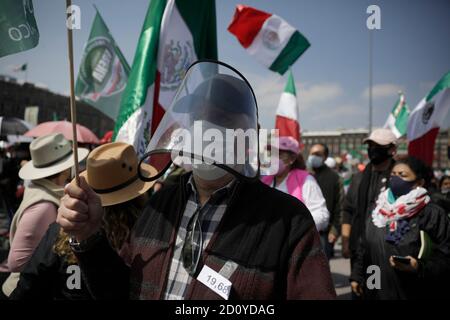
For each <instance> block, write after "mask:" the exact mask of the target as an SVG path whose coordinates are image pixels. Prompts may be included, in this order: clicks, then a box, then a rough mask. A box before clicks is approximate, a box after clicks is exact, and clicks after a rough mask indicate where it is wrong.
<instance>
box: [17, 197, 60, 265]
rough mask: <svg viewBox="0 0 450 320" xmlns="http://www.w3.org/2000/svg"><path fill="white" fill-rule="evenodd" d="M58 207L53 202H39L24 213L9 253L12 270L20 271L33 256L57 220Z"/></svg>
mask: <svg viewBox="0 0 450 320" xmlns="http://www.w3.org/2000/svg"><path fill="white" fill-rule="evenodd" d="M57 214H58V212H57V208H56V206H55V205H54V204H53V203H51V202H47V201H44V202H39V203H36V204H34V205H32V206H30V207H28V208H26V209H25V211H24V212H23V214H22V218H21V219H20V221H19V223H18V224H17V230H16V233H15V234H14V235H13V236H14V240H13V242H12V243H11V249H10V251H9V255H8V268H9V271H10V272H20V271H22V269H23V268H24V266H25V264H26V263H27V262H28V260H29V259H30V258H31V256H32V254H33V252H34V250H35V249H36V247H37V246H38V245H39V242H40V241H41V240H42V238H43V237H44V234H45V233H46V232H47V229H48V227H49V225H50V224H52V223H53V222H55V221H56V216H57Z"/></svg>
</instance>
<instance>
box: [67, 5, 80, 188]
mask: <svg viewBox="0 0 450 320" xmlns="http://www.w3.org/2000/svg"><path fill="white" fill-rule="evenodd" d="M70 6H72V0H66V21H68V20H69V18H70V13H69V11H68V8H69V7H70ZM66 27H67V48H68V52H69V75H70V119H71V121H72V135H73V144H72V148H73V157H74V161H75V164H74V168H75V181H76V182H77V185H78V186H80V169H79V167H78V138H77V106H76V101H75V80H74V73H73V43H72V28H71V27H69V25H67V26H66Z"/></svg>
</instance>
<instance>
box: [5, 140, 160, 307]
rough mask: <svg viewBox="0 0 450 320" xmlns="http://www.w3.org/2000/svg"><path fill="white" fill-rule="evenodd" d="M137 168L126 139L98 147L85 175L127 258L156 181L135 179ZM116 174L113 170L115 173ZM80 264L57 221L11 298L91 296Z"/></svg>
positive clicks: (112, 239) (109, 232) (107, 229)
mask: <svg viewBox="0 0 450 320" xmlns="http://www.w3.org/2000/svg"><path fill="white" fill-rule="evenodd" d="M137 166H138V158H137V155H136V152H135V151H134V148H133V147H132V146H131V145H129V144H126V143H122V142H114V143H109V144H104V145H101V146H99V147H98V148H96V149H94V150H93V151H92V152H91V153H90V154H89V156H88V158H87V170H86V171H84V172H82V173H81V174H80V176H82V179H83V178H84V179H85V180H84V179H83V180H82V182H84V183H86V182H87V183H88V184H89V185H90V186H91V187H92V188H94V189H95V192H96V193H97V194H99V196H100V199H101V203H102V206H103V209H104V214H103V229H104V233H105V235H106V237H107V239H108V241H109V243H110V245H111V247H112V248H114V249H115V250H116V251H117V252H118V253H119V255H120V256H121V257H124V256H126V253H127V247H126V242H127V241H128V239H129V237H130V233H131V229H132V227H133V225H134V223H135V222H136V220H137V219H138V216H139V213H140V212H142V208H143V207H144V206H145V202H146V201H147V199H148V196H147V191H148V190H149V189H150V188H151V187H152V185H153V182H144V181H141V180H140V179H134V178H133V177H135V176H136V177H137ZM144 170H146V171H148V172H151V171H152V170H154V169H153V168H152V167H151V166H150V165H145V167H144ZM111 172H114V174H113V175H111ZM72 183H73V182H72ZM125 262H126V263H127V261H125ZM77 267H78V261H77V258H76V256H75V254H74V252H73V250H72V248H71V245H70V241H69V235H68V234H67V233H65V232H64V231H63V230H62V229H61V228H60V226H59V225H58V224H56V223H54V224H52V225H50V227H49V229H48V230H47V233H46V234H45V236H44V238H43V240H42V241H41V242H40V244H39V246H38V247H37V249H36V251H35V253H34V255H33V256H32V257H31V259H30V261H29V263H28V264H27V265H26V266H25V269H24V270H23V271H22V272H21V274H20V279H19V282H18V285H17V288H16V289H15V290H14V291H13V292H12V294H11V296H10V297H9V298H10V299H11V300H25V299H27V300H28V299H38V300H53V299H55V300H76V299H83V300H88V299H92V297H91V294H90V293H89V290H88V288H87V287H86V284H85V283H84V282H83V279H82V277H81V274H80V269H79V268H77ZM77 270H78V271H77ZM111 281H114V280H113V279H111Z"/></svg>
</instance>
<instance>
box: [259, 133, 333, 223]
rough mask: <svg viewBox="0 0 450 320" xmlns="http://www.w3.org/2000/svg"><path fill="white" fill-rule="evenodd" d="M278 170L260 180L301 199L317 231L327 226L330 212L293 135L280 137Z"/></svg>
mask: <svg viewBox="0 0 450 320" xmlns="http://www.w3.org/2000/svg"><path fill="white" fill-rule="evenodd" d="M278 154H279V160H278V170H277V173H276V174H275V175H268V176H264V177H263V178H262V182H264V183H265V184H267V185H269V186H272V187H274V188H276V189H278V190H280V191H283V192H285V193H287V194H290V195H291V196H294V197H296V198H297V199H299V200H300V201H302V202H303V203H304V204H305V205H306V207H307V208H308V209H309V211H310V212H311V215H312V217H313V219H314V222H315V224H316V228H317V230H318V231H322V230H325V229H326V228H327V226H328V221H329V219H330V213H329V211H328V209H327V206H326V202H325V198H324V197H323V194H322V191H321V190H320V187H319V185H318V184H317V181H316V179H314V177H313V176H312V175H310V174H309V173H308V171H307V170H305V164H304V161H303V157H302V156H301V154H300V144H299V143H298V141H297V140H296V139H295V138H293V137H280V138H279V146H278Z"/></svg>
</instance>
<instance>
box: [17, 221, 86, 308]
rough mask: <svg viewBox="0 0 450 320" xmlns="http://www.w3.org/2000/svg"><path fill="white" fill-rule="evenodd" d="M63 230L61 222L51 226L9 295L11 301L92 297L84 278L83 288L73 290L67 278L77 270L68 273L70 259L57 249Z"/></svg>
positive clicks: (83, 298)
mask: <svg viewBox="0 0 450 320" xmlns="http://www.w3.org/2000/svg"><path fill="white" fill-rule="evenodd" d="M59 230H60V227H59V225H58V224H56V223H53V224H51V225H50V227H49V229H48V230H47V233H46V234H45V236H44V238H43V239H42V240H41V242H40V243H39V246H38V247H37V248H36V250H35V251H34V253H33V255H32V257H31V259H30V260H29V262H28V263H27V264H26V266H25V269H24V270H23V271H22V272H21V273H20V280H19V283H18V285H17V288H16V289H15V290H14V291H13V292H12V294H11V296H10V297H9V299H10V300H80V299H81V300H89V299H92V297H91V295H90V294H89V291H88V290H87V288H86V285H85V283H84V281H83V278H82V277H81V288H80V289H76V288H72V289H69V287H68V286H67V280H68V279H69V277H70V276H71V275H74V274H75V272H74V271H72V270H69V273H67V272H68V267H69V264H68V263H67V261H66V259H64V258H63V257H61V256H59V255H57V254H56V253H55V252H54V250H53V246H54V245H55V242H56V239H57V237H58V233H59ZM79 274H80V273H79ZM69 280H70V279H69ZM69 282H70V281H69Z"/></svg>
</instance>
